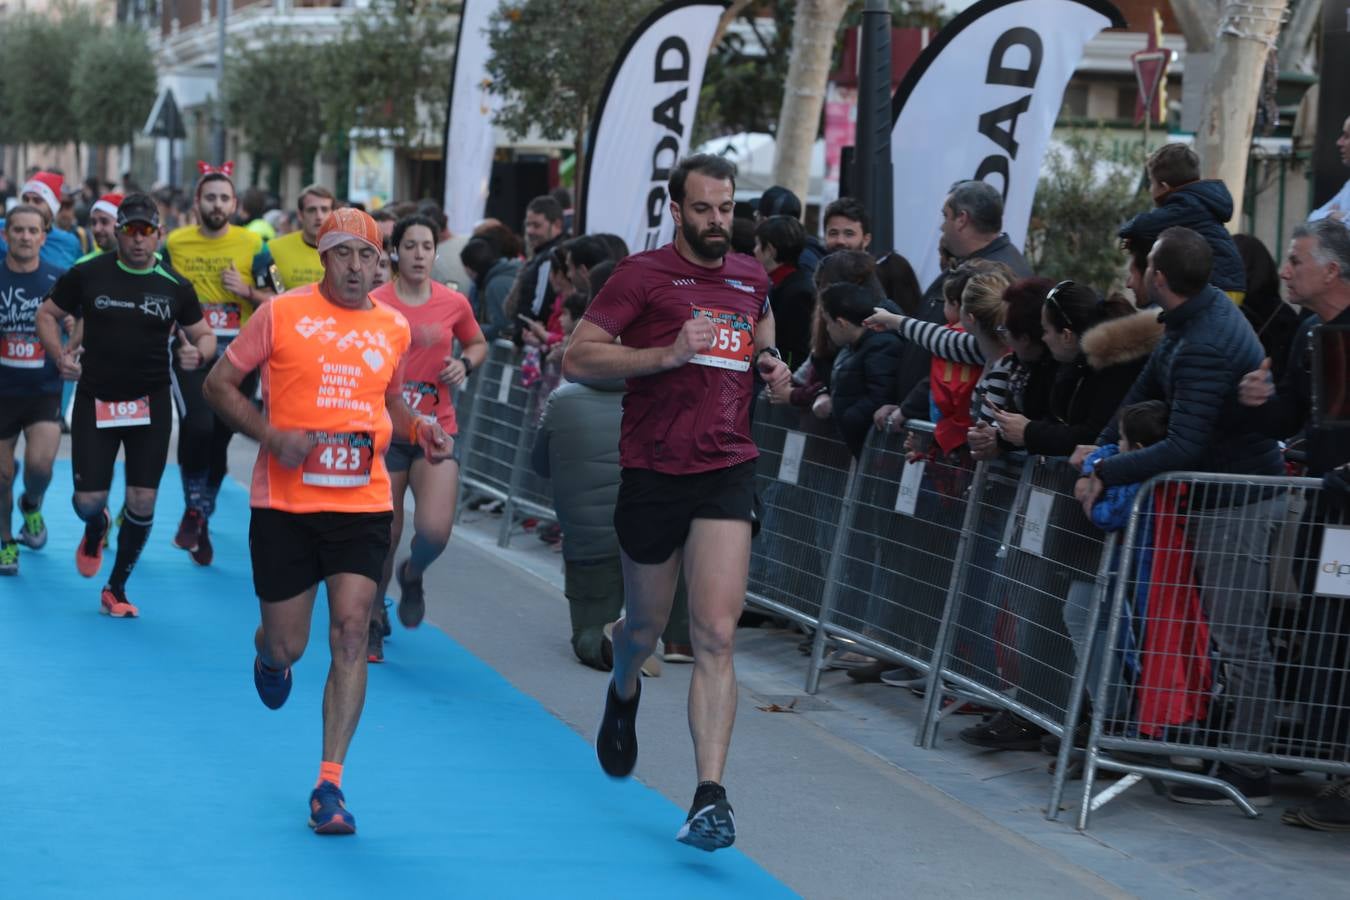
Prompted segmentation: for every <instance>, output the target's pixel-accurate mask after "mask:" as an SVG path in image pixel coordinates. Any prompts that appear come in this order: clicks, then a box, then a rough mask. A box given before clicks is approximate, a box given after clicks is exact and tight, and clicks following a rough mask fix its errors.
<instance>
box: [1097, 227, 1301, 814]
mask: <svg viewBox="0 0 1350 900" xmlns="http://www.w3.org/2000/svg"><path fill="white" fill-rule="evenodd" d="M1211 257H1212V252H1211V250H1210V245H1209V243H1208V242H1207V241H1206V240H1205V239H1204V238H1203V237H1202V236H1201V235H1199V234H1197V233H1196V232H1194V231H1192V230H1190V229H1188V228H1169V229H1167V230H1166V231H1164V232H1163V233H1162V234H1161V235H1159V237H1158V240H1157V241H1156V242H1155V243H1154V244H1153V249H1152V250H1150V251H1149V255H1148V268H1147V269H1146V270H1145V272H1144V285H1145V288H1146V290H1147V292H1148V295H1149V298H1150V299H1151V300H1152V301H1153V303H1154V304H1155V305H1157V306H1159V307H1161V308H1162V309H1163V314H1162V316H1161V320H1162V322H1163V326H1164V328H1165V331H1164V333H1163V339H1162V342H1161V343H1160V344H1159V345H1158V347H1157V348H1156V349H1155V350H1154V351H1153V353H1152V354H1151V355H1150V356H1149V359H1148V362H1147V363H1146V364H1145V365H1144V370H1143V372H1141V373H1140V375H1139V379H1138V380H1137V381H1136V382H1135V383H1134V386H1133V387H1132V388H1130V391H1129V393H1128V394H1127V395H1126V396H1125V399H1124V401H1123V402H1122V404H1121V405H1122V407H1124V406H1130V405H1132V404H1134V403H1139V402H1142V401H1144V400H1162V401H1165V402H1166V403H1167V404H1168V407H1169V409H1170V415H1169V417H1168V422H1167V437H1165V438H1164V439H1163V440H1161V441H1159V442H1158V443H1156V444H1153V445H1151V446H1149V447H1145V448H1144V449H1142V450H1137V451H1135V452H1132V453H1123V454H1120V455H1118V456H1113V457H1111V458H1110V459H1107V460H1104V461H1102V462H1099V463H1098V464H1097V465H1096V467H1095V468H1094V469H1093V473H1092V475H1091V476H1088V477H1084V478H1082V479H1080V480H1079V482H1078V486H1077V488H1076V491H1075V493H1076V495H1077V496H1078V497H1079V499H1080V500H1082V501H1083V504H1084V508H1085V509H1087V508H1090V507H1091V504H1092V502H1093V501H1095V500H1096V499H1097V497H1099V496H1100V495H1101V493H1102V491H1103V490H1104V488H1105V487H1110V486H1112V485H1117V484H1130V483H1137V482H1143V481H1147V480H1148V479H1149V478H1152V477H1153V476H1154V475H1159V474H1162V473H1165V472H1178V471H1192V472H1194V471H1201V472H1219V473H1229V474H1235V475H1279V474H1281V473H1282V472H1283V470H1284V467H1283V462H1282V458H1281V456H1280V451H1279V448H1278V447H1277V446H1276V443H1275V441H1274V440H1273V439H1271V438H1269V437H1266V436H1265V435H1262V434H1259V433H1258V432H1257V431H1256V430H1255V428H1254V427H1253V425H1252V424H1251V422H1250V416H1249V414H1248V411H1247V410H1245V409H1244V408H1243V407H1242V406H1241V405H1240V404H1239V403H1238V383H1239V382H1240V381H1241V380H1242V377H1243V375H1244V374H1246V373H1247V372H1250V371H1251V370H1252V369H1254V368H1256V367H1257V366H1259V365H1260V363H1261V360H1262V359H1263V358H1264V356H1265V353H1264V351H1263V350H1262V349H1261V343H1260V341H1258V340H1257V339H1256V334H1255V333H1254V332H1253V331H1252V328H1251V326H1250V325H1249V324H1247V320H1246V319H1245V318H1244V317H1243V315H1242V311H1241V310H1239V309H1238V308H1237V307H1236V306H1235V305H1234V304H1233V303H1231V302H1230V301H1229V300H1228V299H1227V298H1226V297H1225V296H1224V295H1223V293H1222V292H1220V291H1219V290H1218V289H1217V288H1216V287H1214V286H1213V285H1212V284H1210V283H1209V280H1210V265H1211ZM1119 438H1120V435H1119V431H1118V429H1117V428H1116V425H1115V424H1114V423H1112V424H1111V425H1108V426H1107V427H1106V429H1105V430H1104V431H1103V432H1102V433H1101V435H1100V436H1099V437H1098V440H1097V443H1098V444H1101V445H1105V444H1115V443H1118V442H1119ZM1085 449H1091V448H1079V451H1078V452H1076V453H1075V460H1077V459H1079V458H1080V457H1081V456H1082V455H1084V450H1085ZM1193 494H1194V495H1193V496H1192V497H1191V498H1190V516H1189V519H1188V522H1187V528H1186V531H1187V537H1188V538H1189V540H1190V542H1191V546H1192V548H1193V551H1194V554H1195V571H1196V579H1197V581H1198V585H1197V586H1198V588H1199V592H1200V599H1201V602H1202V603H1203V604H1204V608H1205V613H1206V615H1207V617H1208V619H1209V628H1210V637H1211V639H1212V640H1213V643H1214V646H1215V648H1216V649H1217V651H1218V655H1219V658H1220V661H1221V662H1222V663H1223V664H1224V666H1225V669H1226V671H1227V683H1226V686H1225V689H1224V693H1225V695H1226V696H1227V697H1230V698H1232V701H1231V703H1232V713H1231V718H1230V721H1229V727H1230V728H1231V732H1230V734H1229V735H1228V745H1229V746H1230V747H1231V748H1232V749H1234V750H1240V751H1245V752H1249V753H1263V752H1265V751H1266V749H1267V743H1268V740H1269V738H1270V736H1271V726H1272V719H1271V699H1272V697H1273V694H1274V659H1273V657H1272V655H1271V649H1270V641H1269V639H1268V637H1267V634H1266V622H1267V619H1268V617H1269V613H1270V592H1269V585H1270V556H1269V554H1270V538H1271V534H1272V532H1273V525H1274V523H1275V521H1276V520H1277V518H1278V517H1279V516H1281V515H1282V514H1283V510H1284V506H1285V505H1286V500H1285V498H1284V497H1283V496H1282V495H1279V494H1274V493H1266V492H1261V491H1251V492H1249V491H1247V490H1246V489H1239V490H1238V491H1237V492H1227V491H1220V490H1215V489H1212V488H1211V489H1209V490H1198V491H1196V492H1193ZM1214 774H1215V775H1216V776H1217V777H1219V778H1222V779H1223V780H1225V781H1227V782H1228V783H1229V784H1231V785H1233V787H1235V788H1237V789H1238V790H1239V791H1241V792H1242V793H1244V794H1245V795H1247V798H1248V799H1249V800H1251V801H1252V803H1254V804H1257V805H1266V804H1269V803H1270V772H1269V770H1267V769H1266V768H1264V767H1260V766H1244V765H1229V764H1226V763H1225V764H1223V765H1220V766H1218V768H1217V770H1216V771H1215V773H1214ZM1171 796H1172V799H1174V800H1177V801H1178V802H1182V803H1200V804H1215V803H1223V802H1226V795H1224V794H1221V793H1219V792H1218V791H1215V790H1212V789H1209V788H1202V787H1197V786H1195V785H1179V786H1177V787H1174V788H1173V789H1172V793H1171ZM1227 802H1231V801H1227Z"/></svg>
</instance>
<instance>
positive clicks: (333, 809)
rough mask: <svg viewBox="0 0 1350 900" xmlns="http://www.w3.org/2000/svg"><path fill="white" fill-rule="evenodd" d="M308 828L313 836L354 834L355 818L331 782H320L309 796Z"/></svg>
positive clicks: (340, 790) (340, 792) (338, 789)
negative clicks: (312, 832)
mask: <svg viewBox="0 0 1350 900" xmlns="http://www.w3.org/2000/svg"><path fill="white" fill-rule="evenodd" d="M309 827H310V828H313V829H314V833H315V834H356V817H355V816H353V815H352V814H351V813H349V812H347V802H346V800H345V799H344V798H343V796H342V789H341V788H339V787H338V786H337V785H335V784H333V782H331V781H320V782H319V786H318V787H316V788H315V789H314V791H313V793H311V794H310V795H309Z"/></svg>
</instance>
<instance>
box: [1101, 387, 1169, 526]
mask: <svg viewBox="0 0 1350 900" xmlns="http://www.w3.org/2000/svg"><path fill="white" fill-rule="evenodd" d="M1165 437H1167V404H1166V403H1164V402H1162V401H1161V400H1145V401H1144V402H1143V403H1134V404H1131V405H1130V406H1127V407H1125V408H1124V409H1122V410H1121V411H1120V444H1119V445H1116V444H1107V445H1105V446H1102V447H1098V448H1097V449H1096V450H1094V451H1093V452H1092V453H1090V454H1089V455H1088V457H1087V459H1085V460H1084V461H1083V474H1084V475H1091V474H1092V470H1093V469H1094V468H1095V467H1096V465H1097V463H1099V462H1101V461H1102V460H1104V459H1109V458H1111V457H1112V456H1115V455H1116V454H1117V453H1131V452H1133V451H1135V450H1142V449H1143V448H1145V447H1149V446H1152V445H1153V444H1156V443H1158V441H1161V440H1162V439H1163V438H1165ZM1137 493H1139V485H1138V484H1118V485H1114V486H1112V487H1109V488H1107V489H1106V492H1105V493H1104V494H1102V496H1101V499H1099V500H1098V501H1097V502H1096V503H1094V504H1092V507H1091V508H1090V509H1086V510H1084V512H1086V513H1087V514H1088V517H1089V518H1091V519H1092V524H1094V525H1096V526H1097V527H1098V528H1100V529H1102V530H1103V531H1120V530H1121V529H1123V528H1124V527H1125V523H1126V522H1128V521H1129V519H1130V509H1131V507H1132V506H1133V505H1134V495H1135V494H1137Z"/></svg>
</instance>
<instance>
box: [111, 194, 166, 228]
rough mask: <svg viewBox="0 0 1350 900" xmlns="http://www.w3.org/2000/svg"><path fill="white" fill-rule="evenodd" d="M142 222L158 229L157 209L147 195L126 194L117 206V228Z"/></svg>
mask: <svg viewBox="0 0 1350 900" xmlns="http://www.w3.org/2000/svg"><path fill="white" fill-rule="evenodd" d="M132 222H144V223H146V224H147V225H153V226H155V227H156V228H158V227H159V207H158V206H157V205H156V204H155V201H154V199H153V198H151V196H150V195H149V194H140V193H137V194H127V195H126V197H125V198H123V200H122V202H121V203H120V204H118V206H117V227H118V228H121V227H122V226H123V225H130V224H131V223H132Z"/></svg>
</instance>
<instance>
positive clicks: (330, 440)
mask: <svg viewBox="0 0 1350 900" xmlns="http://www.w3.org/2000/svg"><path fill="white" fill-rule="evenodd" d="M313 438H314V445H313V446H312V447H311V448H310V451H309V455H308V456H306V457H305V461H304V463H303V464H302V465H301V468H300V481H301V482H303V483H304V484H310V485H314V486H315V487H361V486H362V485H366V484H370V469H371V466H372V465H374V463H375V439H374V438H373V437H372V436H371V434H370V432H368V431H358V432H344V433H339V434H330V433H328V432H325V431H316V432H314V434H313Z"/></svg>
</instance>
